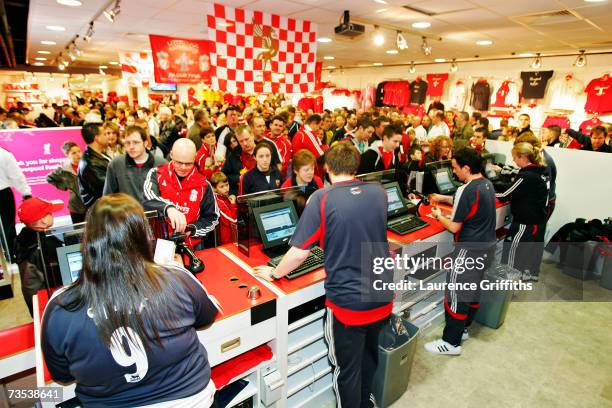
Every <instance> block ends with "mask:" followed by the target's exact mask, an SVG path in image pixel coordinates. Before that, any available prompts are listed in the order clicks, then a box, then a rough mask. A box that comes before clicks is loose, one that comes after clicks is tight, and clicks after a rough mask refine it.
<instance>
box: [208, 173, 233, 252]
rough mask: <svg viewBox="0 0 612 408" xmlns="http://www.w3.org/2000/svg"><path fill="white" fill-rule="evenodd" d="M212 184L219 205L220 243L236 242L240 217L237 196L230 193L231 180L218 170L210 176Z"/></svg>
mask: <svg viewBox="0 0 612 408" xmlns="http://www.w3.org/2000/svg"><path fill="white" fill-rule="evenodd" d="M210 184H211V185H212V188H213V191H214V192H215V198H216V199H217V206H218V207H219V214H220V217H219V234H218V238H219V239H218V245H223V244H227V243H230V242H236V238H235V235H236V234H235V233H233V232H232V231H236V223H237V217H238V208H237V206H236V196H235V195H233V194H232V195H228V194H229V182H228V179H227V176H226V175H225V174H223V173H222V172H220V171H218V172H216V173H214V174H213V175H212V176H211V177H210Z"/></svg>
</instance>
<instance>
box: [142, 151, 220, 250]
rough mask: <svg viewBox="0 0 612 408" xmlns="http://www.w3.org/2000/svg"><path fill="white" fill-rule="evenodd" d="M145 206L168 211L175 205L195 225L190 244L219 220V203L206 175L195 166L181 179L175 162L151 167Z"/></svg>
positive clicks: (211, 228) (146, 187)
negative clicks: (175, 168)
mask: <svg viewBox="0 0 612 408" xmlns="http://www.w3.org/2000/svg"><path fill="white" fill-rule="evenodd" d="M144 200H145V201H144V207H145V208H146V209H147V210H157V211H159V212H162V213H163V214H164V215H165V214H166V210H167V209H168V207H174V208H176V209H177V210H179V211H180V212H182V213H183V214H185V218H186V219H187V224H190V225H193V226H195V228H196V232H195V233H194V234H192V236H191V237H189V238H196V239H195V240H194V239H187V240H186V242H187V244H188V245H191V246H193V245H195V244H196V243H197V242H198V240H197V238H199V237H203V236H205V235H206V234H208V233H210V232H212V231H213V230H214V229H215V227H216V226H217V224H218V223H219V207H217V201H216V200H215V193H214V192H213V189H212V187H211V185H210V183H209V182H208V181H206V178H205V177H204V176H203V175H202V174H200V172H199V171H198V169H197V168H196V167H195V166H194V167H193V169H192V170H191V173H189V175H187V177H185V178H184V179H183V180H182V181H180V180H179V178H178V177H177V175H176V173H175V172H174V167H173V164H172V163H167V164H164V165H161V166H159V167H157V168H153V169H151V170H149V173H148V174H147V177H146V179H145V183H144Z"/></svg>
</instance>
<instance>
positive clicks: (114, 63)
mask: <svg viewBox="0 0 612 408" xmlns="http://www.w3.org/2000/svg"><path fill="white" fill-rule="evenodd" d="M109 64H111V65H119V63H118V62H117V61H111V62H109Z"/></svg>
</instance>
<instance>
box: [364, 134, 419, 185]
mask: <svg viewBox="0 0 612 408" xmlns="http://www.w3.org/2000/svg"><path fill="white" fill-rule="evenodd" d="M401 142H402V129H401V128H399V127H398V126H395V125H388V126H386V127H385V129H384V130H383V132H382V142H380V143H376V144H375V145H374V146H371V147H370V148H369V149H368V150H366V151H365V152H364V153H363V154H362V155H361V160H360V162H359V169H358V170H357V173H358V174H365V173H372V172H375V171H383V170H395V179H396V180H397V182H398V183H399V185H400V188H401V189H402V193H403V194H404V195H405V194H406V192H407V191H406V190H407V185H406V183H407V177H406V172H405V171H404V169H403V167H402V163H400V159H399V145H400V143H401Z"/></svg>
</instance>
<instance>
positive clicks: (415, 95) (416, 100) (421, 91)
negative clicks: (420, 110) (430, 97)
mask: <svg viewBox="0 0 612 408" xmlns="http://www.w3.org/2000/svg"><path fill="white" fill-rule="evenodd" d="M426 96H427V81H423V80H422V79H421V80H414V81H412V82H411V83H410V103H411V104H416V105H422V104H424V103H425V97H426Z"/></svg>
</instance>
